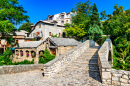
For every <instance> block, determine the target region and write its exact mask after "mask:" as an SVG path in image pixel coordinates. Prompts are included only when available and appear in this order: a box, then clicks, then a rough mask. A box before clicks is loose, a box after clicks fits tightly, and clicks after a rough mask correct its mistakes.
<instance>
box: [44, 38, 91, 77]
mask: <svg viewBox="0 0 130 86" xmlns="http://www.w3.org/2000/svg"><path fill="white" fill-rule="evenodd" d="M87 48H89V40H87V41H85V42H84V43H82V44H80V45H78V46H76V47H75V48H73V49H71V50H69V51H68V52H66V53H64V54H62V55H60V56H59V57H57V58H55V59H53V60H52V61H50V62H48V63H46V64H45V65H44V74H45V76H53V75H54V74H55V73H56V72H58V71H60V70H62V69H64V67H65V66H66V65H68V64H69V63H70V62H71V61H73V60H75V59H76V58H77V57H79V56H80V55H81V54H82V53H83V52H84V51H85V50H86V49H87Z"/></svg>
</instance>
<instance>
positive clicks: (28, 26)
mask: <svg viewBox="0 0 130 86" xmlns="http://www.w3.org/2000/svg"><path fill="white" fill-rule="evenodd" d="M31 25H33V23H29V22H27V23H23V24H22V25H21V26H20V27H19V29H18V30H25V31H27V32H31V30H32V28H31Z"/></svg>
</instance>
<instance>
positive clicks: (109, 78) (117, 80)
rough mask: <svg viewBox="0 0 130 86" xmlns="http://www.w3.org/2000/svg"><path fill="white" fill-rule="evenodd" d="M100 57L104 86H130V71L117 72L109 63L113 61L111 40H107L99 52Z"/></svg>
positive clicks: (99, 63)
mask: <svg viewBox="0 0 130 86" xmlns="http://www.w3.org/2000/svg"><path fill="white" fill-rule="evenodd" d="M98 55H99V58H98V65H99V71H100V75H101V79H102V83H103V85H105V86H107V85H115V86H130V71H124V70H115V69H112V68H111V66H110V63H109V61H110V60H111V61H112V60H113V59H112V56H113V48H112V42H111V40H110V39H106V41H105V42H104V44H103V45H102V46H101V48H100V50H99V51H98ZM112 62H113V61H112Z"/></svg>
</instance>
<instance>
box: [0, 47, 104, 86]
mask: <svg viewBox="0 0 130 86" xmlns="http://www.w3.org/2000/svg"><path fill="white" fill-rule="evenodd" d="M97 58H98V55H97V49H94V48H90V49H89V50H86V51H85V52H84V53H83V54H82V55H81V56H80V57H78V58H77V59H76V60H74V61H73V62H72V63H71V64H69V65H68V66H67V67H66V68H65V69H64V70H62V71H60V72H58V73H56V74H55V75H54V76H53V77H46V76H44V77H43V71H40V70H35V71H28V72H22V73H15V74H4V75H0V86H102V84H101V79H100V75H99V71H98V65H97Z"/></svg>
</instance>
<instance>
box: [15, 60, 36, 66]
mask: <svg viewBox="0 0 130 86" xmlns="http://www.w3.org/2000/svg"><path fill="white" fill-rule="evenodd" d="M21 64H34V59H33V60H32V61H28V60H24V61H21V62H14V63H13V65H21Z"/></svg>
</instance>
